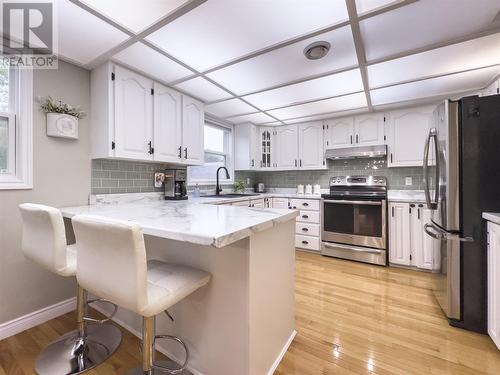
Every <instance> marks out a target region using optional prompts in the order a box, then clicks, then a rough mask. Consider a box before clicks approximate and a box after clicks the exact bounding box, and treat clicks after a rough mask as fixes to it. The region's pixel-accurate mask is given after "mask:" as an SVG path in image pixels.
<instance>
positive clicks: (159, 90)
mask: <svg viewBox="0 0 500 375" xmlns="http://www.w3.org/2000/svg"><path fill="white" fill-rule="evenodd" d="M153 96H154V135H155V136H154V160H157V161H163V162H173V163H178V162H179V161H180V160H181V157H182V124H181V117H182V95H181V94H180V93H178V92H177V91H174V90H172V89H170V88H168V87H165V86H163V85H161V84H159V83H156V82H155V84H154V95H153Z"/></svg>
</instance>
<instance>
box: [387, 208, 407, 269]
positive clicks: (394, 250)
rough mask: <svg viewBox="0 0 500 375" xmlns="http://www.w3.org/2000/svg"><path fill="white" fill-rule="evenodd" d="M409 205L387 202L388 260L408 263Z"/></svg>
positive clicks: (395, 262) (396, 262) (403, 263)
mask: <svg viewBox="0 0 500 375" xmlns="http://www.w3.org/2000/svg"><path fill="white" fill-rule="evenodd" d="M409 209H410V205H409V204H408V203H390V204H389V262H390V263H394V264H402V265H406V266H409V265H410V212H409Z"/></svg>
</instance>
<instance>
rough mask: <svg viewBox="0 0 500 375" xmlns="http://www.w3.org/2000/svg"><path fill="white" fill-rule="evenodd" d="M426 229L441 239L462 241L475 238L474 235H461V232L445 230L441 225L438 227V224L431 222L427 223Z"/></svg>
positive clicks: (426, 231) (428, 232)
mask: <svg viewBox="0 0 500 375" xmlns="http://www.w3.org/2000/svg"><path fill="white" fill-rule="evenodd" d="M430 228H432V229H430ZM424 231H425V233H427V234H428V235H429V236H431V237H432V238H434V239H436V240H440V241H448V240H450V241H460V242H474V238H472V237H460V234H459V233H453V232H448V231H444V230H443V229H441V228H440V227H436V225H434V224H429V223H427V224H425V225H424Z"/></svg>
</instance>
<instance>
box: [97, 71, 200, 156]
mask: <svg viewBox="0 0 500 375" xmlns="http://www.w3.org/2000/svg"><path fill="white" fill-rule="evenodd" d="M90 79H91V81H90V82H91V84H90V86H91V89H90V90H91V95H90V101H91V114H90V115H91V121H90V138H91V142H90V143H91V158H93V159H95V158H121V159H131V160H146V161H149V160H151V161H153V160H154V161H162V162H171V163H176V164H182V165H199V164H202V163H203V155H204V144H203V134H204V133H203V125H204V121H205V114H204V107H203V103H201V102H199V101H197V100H194V99H192V98H190V97H188V96H185V95H182V94H180V93H179V92H177V91H175V90H173V89H170V88H168V87H165V86H163V85H161V84H158V83H157V82H153V81H152V80H151V79H149V78H146V77H144V76H142V75H140V74H138V73H135V72H132V71H130V70H128V69H124V68H122V67H120V66H118V65H115V64H112V63H110V62H107V63H105V64H103V65H101V66H99V67H97V68H96V69H94V70H92V72H91V78H90Z"/></svg>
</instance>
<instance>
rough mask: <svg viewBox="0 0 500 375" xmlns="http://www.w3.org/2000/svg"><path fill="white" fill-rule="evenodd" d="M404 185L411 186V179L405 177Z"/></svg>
mask: <svg viewBox="0 0 500 375" xmlns="http://www.w3.org/2000/svg"><path fill="white" fill-rule="evenodd" d="M405 185H413V179H412V178H411V177H406V178H405Z"/></svg>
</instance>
